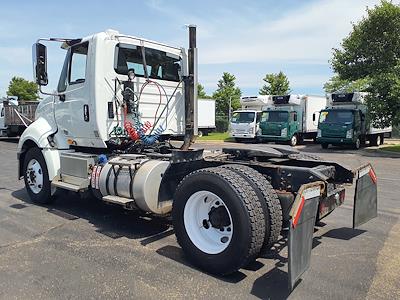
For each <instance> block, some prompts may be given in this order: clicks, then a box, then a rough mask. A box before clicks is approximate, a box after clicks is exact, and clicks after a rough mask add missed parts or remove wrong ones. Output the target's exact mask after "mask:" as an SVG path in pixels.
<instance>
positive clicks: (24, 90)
mask: <svg viewBox="0 0 400 300" xmlns="http://www.w3.org/2000/svg"><path fill="white" fill-rule="evenodd" d="M7 95H8V96H18V99H20V100H37V99H39V94H38V86H37V84H36V83H34V82H32V81H29V80H26V79H24V78H22V77H16V76H14V77H13V78H12V79H11V81H10V84H9V85H8V91H7Z"/></svg>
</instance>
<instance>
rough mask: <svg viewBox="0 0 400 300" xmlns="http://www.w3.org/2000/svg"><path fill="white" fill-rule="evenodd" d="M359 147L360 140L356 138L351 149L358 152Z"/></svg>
mask: <svg viewBox="0 0 400 300" xmlns="http://www.w3.org/2000/svg"><path fill="white" fill-rule="evenodd" d="M360 147H361V139H360V137H357V139H356V141H355V142H354V144H353V149H354V150H358V149H360Z"/></svg>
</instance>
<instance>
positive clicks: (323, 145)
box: [321, 143, 329, 149]
mask: <svg viewBox="0 0 400 300" xmlns="http://www.w3.org/2000/svg"><path fill="white" fill-rule="evenodd" d="M321 147H322V149H328V148H329V144H328V143H321Z"/></svg>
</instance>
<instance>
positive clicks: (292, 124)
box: [288, 111, 299, 137]
mask: <svg viewBox="0 0 400 300" xmlns="http://www.w3.org/2000/svg"><path fill="white" fill-rule="evenodd" d="M298 130H299V122H298V116H297V112H295V111H292V112H290V117H289V130H288V137H292V136H293V135H294V134H295V133H297V131H298Z"/></svg>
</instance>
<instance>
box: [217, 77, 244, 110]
mask: <svg viewBox="0 0 400 300" xmlns="http://www.w3.org/2000/svg"><path fill="white" fill-rule="evenodd" d="M235 80H236V77H235V76H234V75H232V74H230V73H228V72H224V73H223V75H222V78H221V79H220V80H219V81H218V88H217V90H216V91H215V92H214V93H213V96H212V97H213V99H215V104H216V114H217V116H227V115H228V113H229V102H231V107H232V109H233V110H235V109H238V108H240V106H241V105H240V96H241V95H242V92H241V91H240V88H238V87H236V85H235Z"/></svg>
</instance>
